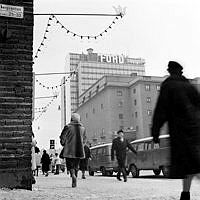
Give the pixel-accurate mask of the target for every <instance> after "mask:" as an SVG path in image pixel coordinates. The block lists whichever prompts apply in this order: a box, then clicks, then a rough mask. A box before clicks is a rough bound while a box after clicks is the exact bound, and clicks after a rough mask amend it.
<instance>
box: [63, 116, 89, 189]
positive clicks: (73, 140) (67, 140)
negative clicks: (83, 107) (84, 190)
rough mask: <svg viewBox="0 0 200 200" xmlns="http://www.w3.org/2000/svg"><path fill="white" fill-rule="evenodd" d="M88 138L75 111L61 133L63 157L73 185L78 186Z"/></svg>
mask: <svg viewBox="0 0 200 200" xmlns="http://www.w3.org/2000/svg"><path fill="white" fill-rule="evenodd" d="M85 140H86V130H85V128H84V126H83V125H82V124H81V122H80V115H79V114H78V113H73V114H72V116H71V122H70V123H69V124H68V125H66V126H65V127H64V128H63V130H62V132H61V135H60V143H61V145H62V146H63V147H64V149H63V157H64V158H65V159H66V166H67V169H68V170H69V171H70V175H71V178H72V187H76V186H77V173H78V167H79V162H80V159H82V158H85V152H84V146H83V143H84V142H85Z"/></svg>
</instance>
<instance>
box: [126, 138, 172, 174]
mask: <svg viewBox="0 0 200 200" xmlns="http://www.w3.org/2000/svg"><path fill="white" fill-rule="evenodd" d="M159 139H160V143H159V144H154V142H153V138H152V137H147V138H143V139H138V140H134V141H132V142H131V145H132V146H133V147H134V149H135V150H136V151H137V154H134V153H132V152H131V151H130V150H129V151H128V152H127V165H128V172H129V173H131V174H132V177H138V176H139V172H140V170H153V172H154V174H155V175H159V174H160V173H161V171H162V173H163V175H164V176H165V177H168V176H169V168H170V137H169V135H161V136H160V137H159Z"/></svg>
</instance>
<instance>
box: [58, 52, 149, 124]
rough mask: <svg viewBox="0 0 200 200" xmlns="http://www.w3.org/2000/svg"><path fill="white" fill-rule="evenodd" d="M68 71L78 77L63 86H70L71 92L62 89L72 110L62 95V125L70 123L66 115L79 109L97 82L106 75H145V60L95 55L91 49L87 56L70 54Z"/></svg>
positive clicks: (101, 54)
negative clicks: (83, 96)
mask: <svg viewBox="0 0 200 200" xmlns="http://www.w3.org/2000/svg"><path fill="white" fill-rule="evenodd" d="M66 71H67V72H69V71H76V75H75V76H73V77H72V78H71V79H70V83H66V84H65V85H63V87H69V86H68V84H69V85H70V90H67V89H62V91H65V96H67V97H69V96H70V104H71V108H70V107H68V106H66V103H69V101H68V102H66V100H65V99H67V98H66V97H65V96H64V95H62V97H63V98H62V103H61V105H63V107H62V106H61V109H65V110H64V112H63V114H62V121H63V122H62V124H66V123H68V122H69V119H66V115H68V116H69V113H71V112H75V111H76V110H77V109H78V106H79V97H80V96H81V94H83V93H84V92H85V91H86V90H87V89H88V88H89V87H90V86H92V85H93V84H94V83H95V82H96V81H98V80H99V79H100V78H102V77H103V76H104V75H130V74H135V75H141V76H142V75H145V60H144V59H142V58H129V57H128V56H125V55H123V54H122V55H113V54H103V53H94V52H93V49H92V48H89V49H87V54H84V53H81V54H79V53H69V55H68V56H67V58H66ZM64 119H65V121H64ZM62 126H63V125H62Z"/></svg>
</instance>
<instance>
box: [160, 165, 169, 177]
mask: <svg viewBox="0 0 200 200" xmlns="http://www.w3.org/2000/svg"><path fill="white" fill-rule="evenodd" d="M169 170H170V168H169V166H163V167H162V173H163V175H164V177H169Z"/></svg>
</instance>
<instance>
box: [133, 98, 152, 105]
mask: <svg viewBox="0 0 200 200" xmlns="http://www.w3.org/2000/svg"><path fill="white" fill-rule="evenodd" d="M133 102H134V105H135V106H136V105H137V99H134V101H133ZM146 102H147V103H151V97H147V98H146Z"/></svg>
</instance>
